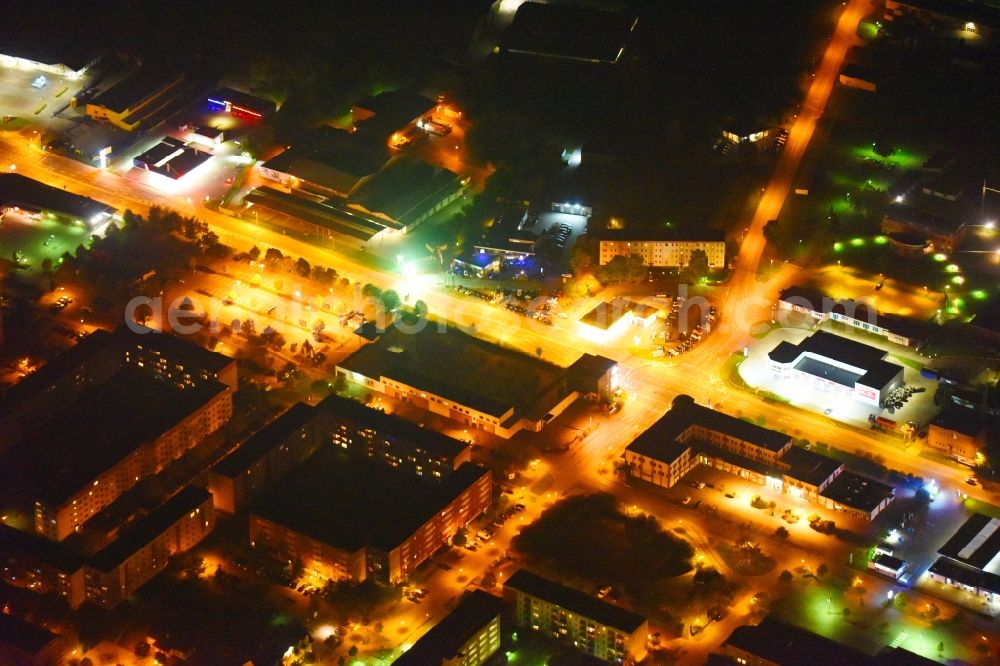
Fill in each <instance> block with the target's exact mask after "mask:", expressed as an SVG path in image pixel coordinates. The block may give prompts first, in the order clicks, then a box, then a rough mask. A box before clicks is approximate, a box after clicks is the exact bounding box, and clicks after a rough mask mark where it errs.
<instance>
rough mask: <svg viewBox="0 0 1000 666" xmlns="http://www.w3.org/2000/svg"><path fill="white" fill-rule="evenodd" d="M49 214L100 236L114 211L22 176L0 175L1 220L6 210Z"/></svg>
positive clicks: (87, 199) (97, 202)
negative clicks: (79, 225) (81, 226)
mask: <svg viewBox="0 0 1000 666" xmlns="http://www.w3.org/2000/svg"><path fill="white" fill-rule="evenodd" d="M11 209H13V210H16V211H23V212H27V213H38V214H48V215H52V216H55V217H58V218H62V219H64V220H67V221H71V222H74V223H77V224H81V225H83V226H85V227H86V228H87V229H88V230H89V231H91V232H93V233H99V231H100V230H101V229H103V227H104V226H105V225H106V224H107V223H108V221H110V220H111V217H112V216H113V215H114V213H115V209H114V208H112V207H111V206H108V205H107V204H102V203H101V202H99V201H94V200H93V199H91V198H89V197H84V196H80V195H79V194H73V193H72V192H67V191H66V190H63V189H60V188H58V187H52V186H51V185H46V184H45V183H42V182H40V181H37V180H34V179H32V178H28V177H27V176H22V175H21V174H19V173H0V220H2V219H3V214H4V213H6V212H7V211H8V210H11Z"/></svg>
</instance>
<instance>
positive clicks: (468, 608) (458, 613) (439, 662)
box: [393, 590, 504, 666]
mask: <svg viewBox="0 0 1000 666" xmlns="http://www.w3.org/2000/svg"><path fill="white" fill-rule="evenodd" d="M503 609H504V605H503V601H502V600H500V599H498V598H497V597H495V596H493V595H492V594H488V593H486V592H483V591H482V590H473V591H472V592H469V593H468V594H466V595H465V596H464V597H462V600H461V601H459V602H458V605H457V606H456V607H455V608H454V609H453V610H452V611H451V612H450V613H448V615H446V616H445V617H444V619H443V620H441V621H440V622H438V623H437V624H436V625H434V626H433V627H431V628H430V630H429V631H428V632H427V633H426V634H424V635H423V636H421V637H420V639H419V640H418V641H417V642H416V643H414V644H413V645H412V646H411V647H410V648H409V649H408V650H406V652H404V653H403V654H402V655H401V656H400V657H399V658H398V659H397V660H396V661H394V662H393V664H394V665H395V666H480V665H481V664H484V663H486V661H487V660H488V659H489V658H490V657H492V656H493V655H494V654H495V653H496V651H497V650H499V649H500V616H501V614H502V613H503Z"/></svg>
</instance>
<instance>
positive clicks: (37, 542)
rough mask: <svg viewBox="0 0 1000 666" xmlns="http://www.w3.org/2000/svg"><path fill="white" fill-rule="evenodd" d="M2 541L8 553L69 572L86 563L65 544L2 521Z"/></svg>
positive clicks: (0, 525)
mask: <svg viewBox="0 0 1000 666" xmlns="http://www.w3.org/2000/svg"><path fill="white" fill-rule="evenodd" d="M0 543H2V544H3V550H4V553H6V554H9V555H14V556H22V557H25V558H26V559H29V560H31V561H32V562H37V563H38V564H39V565H44V566H49V567H52V568H53V569H56V570H57V571H61V572H63V573H67V574H69V573H73V572H75V571H79V570H80V568H81V567H82V566H83V564H84V562H83V558H82V557H80V556H79V555H78V554H76V553H75V552H73V551H71V550H69V549H68V548H66V547H65V546H64V545H63V544H60V543H57V542H55V541H52V540H50V539H46V538H45V537H43V536H41V535H39V534H34V533H32V532H23V531H21V530H19V529H15V528H13V527H10V526H9V525H7V524H5V523H0Z"/></svg>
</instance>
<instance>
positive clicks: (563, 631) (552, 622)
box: [503, 569, 649, 664]
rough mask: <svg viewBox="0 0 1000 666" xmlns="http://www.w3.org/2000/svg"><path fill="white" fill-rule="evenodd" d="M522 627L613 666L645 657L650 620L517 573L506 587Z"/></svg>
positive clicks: (523, 572) (562, 587)
mask: <svg viewBox="0 0 1000 666" xmlns="http://www.w3.org/2000/svg"><path fill="white" fill-rule="evenodd" d="M503 598H504V601H505V602H507V604H508V605H509V606H511V607H512V608H513V609H514V617H515V622H516V623H517V625H518V626H521V627H528V628H530V629H532V630H534V631H537V632H539V633H541V634H543V635H545V636H548V637H550V638H555V639H556V640H559V641H566V642H569V643H570V644H571V645H573V646H574V647H575V648H577V649H578V650H581V651H582V652H585V653H587V654H590V655H593V656H595V657H597V658H598V659H603V660H604V661H606V662H609V663H612V664H622V663H625V662H626V661H631V660H634V661H642V660H643V659H645V657H646V639H647V634H648V632H649V622H648V621H647V620H646V618H644V617H642V616H641V615H638V614H636V613H633V612H631V611H628V610H625V609H624V608H621V607H619V606H615V605H612V604H609V603H608V602H606V601H602V600H600V599H598V598H596V597H593V596H591V595H589V594H584V593H583V592H581V591H579V590H576V589H573V588H571V587H566V586H564V585H560V584H559V583H556V582H554V581H551V580H549V579H547V578H543V577H541V576H539V575H537V574H534V573H531V572H530V571H527V570H525V569H519V570H517V571H516V572H514V574H513V575H511V577H510V578H509V579H508V580H507V582H506V583H505V584H504V587H503Z"/></svg>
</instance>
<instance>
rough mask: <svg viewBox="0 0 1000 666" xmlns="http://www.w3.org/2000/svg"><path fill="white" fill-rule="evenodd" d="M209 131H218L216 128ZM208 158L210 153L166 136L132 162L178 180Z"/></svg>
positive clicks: (210, 156) (141, 167) (210, 157)
mask: <svg viewBox="0 0 1000 666" xmlns="http://www.w3.org/2000/svg"><path fill="white" fill-rule="evenodd" d="M198 129H203V128H198ZM206 131H209V130H206ZM210 131H216V132H218V130H210ZM206 136H207V135H206ZM210 159H212V153H210V152H208V151H205V150H199V149H198V148H196V147H195V146H193V145H188V144H185V143H184V142H183V141H179V140H178V139H175V138H173V137H171V136H166V137H163V139H162V140H160V142H159V143H157V144H156V145H155V146H153V147H152V148H150V149H149V150H147V151H146V152H144V153H143V154H141V155H138V156H137V157H135V158H134V159H133V160H132V163H133V164H134V165H135V166H136V167H138V168H140V169H146V170H147V171H152V172H154V173H158V174H160V175H161V176H166V177H167V178H173V179H174V180H178V179H180V178H183V177H184V176H185V175H187V174H188V173H190V172H191V171H194V170H195V169H196V168H198V167H199V166H201V165H202V164H204V163H205V162H207V161H208V160H210Z"/></svg>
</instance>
